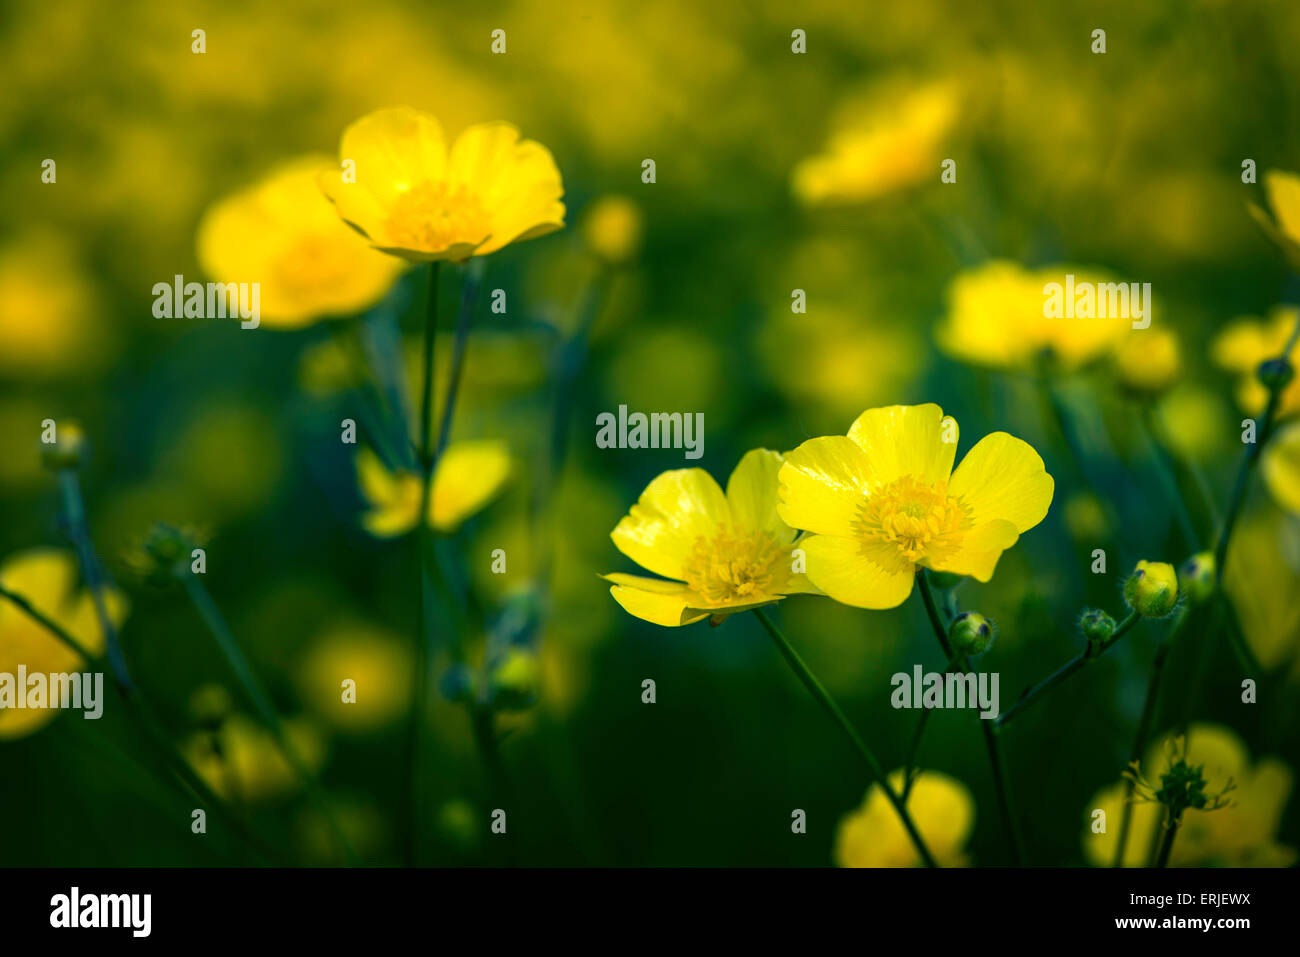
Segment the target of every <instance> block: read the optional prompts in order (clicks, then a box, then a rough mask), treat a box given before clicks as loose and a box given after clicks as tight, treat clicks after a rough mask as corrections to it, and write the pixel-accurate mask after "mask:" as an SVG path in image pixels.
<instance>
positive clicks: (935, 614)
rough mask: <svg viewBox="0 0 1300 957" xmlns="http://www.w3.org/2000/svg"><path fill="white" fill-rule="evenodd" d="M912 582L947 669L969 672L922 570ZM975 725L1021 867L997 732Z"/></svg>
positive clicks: (1021, 846)
mask: <svg viewBox="0 0 1300 957" xmlns="http://www.w3.org/2000/svg"><path fill="white" fill-rule="evenodd" d="M916 582H917V587H918V589H919V590H920V592H921V603H922V604H923V605H924V606H925V614H926V617H928V618H929V619H930V626H931V627H932V628H933V629H934V636H935V637H936V638H937V639H939V647H940V648H942V649H943V653H944V656H945V657H946V658H947V660H948V663H949V667H951V666H952V665H954V664H955V665H957V666H958V667H959V668H961V670H962V671H963V672H966V671H970V670H971V667H970V662H969V661H967V659H966V656H965V655H954V653H953V648H952V644H951V643H950V642H949V641H948V633H947V629H945V628H944V626H943V622H942V621H941V620H940V618H939V608H938V606H937V605H936V604H935V601H934V593H933V592H932V591H931V590H930V582H929V579H928V578H927V577H926V574H925V569H923V568H918V569H917V570H916ZM979 724H980V733H981V734H982V735H983V736H984V747H985V749H986V750H987V751H988V755H989V767H990V769H991V770H992V772H993V787H994V790H995V791H996V793H997V796H998V807H999V808H1000V809H1001V812H1002V823H1003V826H1004V827H1006V830H1007V834H1008V835H1009V836H1010V839H1011V854H1012V858H1013V859H1014V860H1015V862H1016V863H1017V864H1023V863H1024V862H1025V843H1024V838H1023V837H1021V834H1020V825H1019V822H1018V820H1017V818H1016V815H1015V811H1014V810H1013V809H1012V803H1011V787H1010V784H1009V782H1008V781H1007V772H1006V766H1005V764H1004V763H1003V759H1002V751H1001V748H1000V747H999V746H998V736H997V728H996V726H995V725H994V723H993V721H991V720H988V719H984V718H980V719H979Z"/></svg>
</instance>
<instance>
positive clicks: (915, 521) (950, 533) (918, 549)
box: [854, 475, 971, 572]
mask: <svg viewBox="0 0 1300 957" xmlns="http://www.w3.org/2000/svg"><path fill="white" fill-rule="evenodd" d="M970 527H971V519H970V511H969V509H967V508H966V506H965V505H963V504H962V502H961V500H960V499H957V498H954V497H952V496H951V495H949V494H948V483H947V482H946V481H944V482H938V483H936V484H934V485H931V484H929V483H928V482H923V481H921V480H920V479H918V478H916V477H915V476H912V475H904V476H903V477H902V478H899V479H895V480H894V481H892V482H890V483H888V484H886V485H882V486H880V487H879V488H877V489H875V490H874V491H872V492H871V493H870V494H869V495H868V496H867V498H866V500H865V501H863V503H862V504H861V505H859V506H858V514H857V518H856V519H855V521H854V529H855V530H856V531H857V533H858V535H859V536H860V538H861V541H862V548H863V552H864V554H866V555H867V556H868V557H870V558H871V559H872V560H874V561H875V562H876V563H877V564H878V565H881V566H882V567H884V568H886V569H887V570H889V571H895V572H896V571H899V570H901V569H902V568H903V567H904V566H905V565H914V564H916V563H917V562H919V561H921V559H923V558H924V559H927V560H929V561H931V562H932V561H934V560H936V559H939V558H942V557H944V556H947V555H950V554H952V553H953V552H955V551H956V550H957V549H959V548H960V547H961V540H962V534H963V533H964V532H965V531H966V529H968V528H970Z"/></svg>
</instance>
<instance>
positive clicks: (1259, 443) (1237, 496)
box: [1214, 390, 1281, 588]
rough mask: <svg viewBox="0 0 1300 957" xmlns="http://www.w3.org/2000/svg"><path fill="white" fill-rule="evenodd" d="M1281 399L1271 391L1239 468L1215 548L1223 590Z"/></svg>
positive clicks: (1215, 561) (1278, 394) (1219, 578)
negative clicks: (1243, 510) (1231, 544)
mask: <svg viewBox="0 0 1300 957" xmlns="http://www.w3.org/2000/svg"><path fill="white" fill-rule="evenodd" d="M1280 398H1281V392H1280V391H1278V390H1272V391H1270V392H1269V394H1268V405H1266V406H1265V407H1264V418H1263V421H1262V423H1261V425H1260V427H1259V434H1258V435H1256V436H1255V441H1254V442H1253V443H1251V445H1250V446H1249V447H1248V448H1247V449H1246V451H1245V453H1244V454H1243V456H1242V459H1241V465H1240V467H1239V468H1238V469H1237V477H1236V479H1235V481H1234V482H1233V483H1232V495H1231V497H1230V498H1229V499H1228V511H1227V512H1226V513H1225V514H1224V517H1223V529H1222V530H1221V531H1220V532H1219V537H1218V540H1217V542H1216V543H1215V546H1214V568H1215V574H1216V575H1217V576H1218V578H1217V580H1218V583H1219V587H1220V588H1222V587H1223V583H1224V581H1226V574H1227V570H1228V543H1229V542H1230V541H1231V540H1232V532H1233V529H1234V528H1236V526H1237V519H1238V517H1239V516H1240V515H1241V507H1242V505H1244V504H1245V502H1246V491H1247V489H1248V488H1249V487H1250V476H1251V473H1252V472H1253V471H1254V469H1255V463H1256V462H1257V461H1258V460H1259V455H1260V452H1261V451H1263V448H1264V443H1266V442H1267V441H1268V439H1269V436H1270V435H1271V434H1272V432H1273V419H1274V417H1275V416H1276V415H1277V407H1278V401H1279V400H1280Z"/></svg>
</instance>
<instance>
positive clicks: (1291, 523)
mask: <svg viewBox="0 0 1300 957" xmlns="http://www.w3.org/2000/svg"><path fill="white" fill-rule="evenodd" d="M1227 565H1228V570H1227V574H1226V576H1225V579H1224V589H1225V590H1226V591H1227V593H1228V597H1229V598H1230V599H1231V600H1232V606H1233V608H1234V609H1236V612H1237V618H1238V619H1239V620H1240V622H1241V630H1242V632H1243V633H1244V634H1245V636H1246V641H1247V643H1248V644H1249V645H1250V648H1251V651H1253V652H1254V653H1255V657H1256V658H1258V659H1259V663H1260V664H1261V665H1263V666H1264V668H1265V669H1267V670H1272V669H1275V668H1279V667H1286V666H1289V667H1290V669H1291V675H1292V676H1293V677H1300V601H1297V600H1296V596H1297V595H1300V523H1298V522H1296V521H1295V520H1293V519H1289V517H1288V516H1287V515H1286V513H1284V512H1282V511H1281V510H1280V509H1278V508H1277V507H1276V506H1274V505H1272V504H1271V503H1269V504H1268V505H1267V506H1266V507H1264V508H1261V509H1259V510H1256V511H1252V512H1248V513H1247V514H1246V515H1244V516H1243V517H1242V519H1241V521H1240V522H1239V523H1238V525H1237V530H1236V531H1235V532H1234V533H1233V536H1232V541H1231V543H1230V544H1229V546H1228V558H1227Z"/></svg>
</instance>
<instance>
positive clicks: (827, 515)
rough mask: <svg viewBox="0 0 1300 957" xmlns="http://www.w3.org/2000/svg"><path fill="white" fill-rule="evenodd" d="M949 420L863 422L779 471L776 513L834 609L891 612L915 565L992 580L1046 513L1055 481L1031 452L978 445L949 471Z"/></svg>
mask: <svg viewBox="0 0 1300 957" xmlns="http://www.w3.org/2000/svg"><path fill="white" fill-rule="evenodd" d="M956 451H957V422H956V420H955V419H953V418H952V417H951V416H948V417H945V416H944V414H943V411H942V410H941V409H940V408H939V407H938V406H937V405H934V404H928V405H911V406H904V405H893V406H888V407H886V408H880V409H868V410H867V411H865V412H863V413H862V414H861V415H860V416H858V419H857V421H856V422H854V423H853V426H852V427H851V428H850V429H849V433H848V435H847V436H840V435H834V436H822V437H820V438H815V439H809V440H808V441H807V442H804V443H803V444H802V445H800V446H799V447H798V448H797V449H795V450H794V451H793V452H791V453H790V454H789V455H787V456H786V459H785V464H784V465H783V466H782V467H781V473H780V482H781V503H780V504H779V505H778V506H777V511H778V512H779V513H780V515H781V517H782V518H783V519H785V521H786V522H788V523H789V524H790V525H791V526H793V527H794V528H801V529H804V530H805V531H809V532H812V533H813V535H812V536H811V537H807V538H804V539H803V540H802V541H801V542H800V548H802V549H803V550H804V552H805V554H806V555H807V558H808V578H809V579H810V580H811V581H812V582H813V584H815V585H816V586H817V587H818V588H820V589H821V590H822V591H824V592H825V593H826V594H827V595H830V597H832V598H834V599H835V600H836V601H839V602H843V603H844V604H846V605H856V606H858V607H860V608H893V607H895V606H896V605H900V604H902V603H903V601H904V600H906V598H907V596H908V595H910V594H911V592H912V581H913V578H914V576H915V574H916V569H917V567H918V566H920V567H924V568H929V569H931V570H933V571H937V572H952V573H954V574H957V575H970V576H972V577H973V578H976V579H978V580H980V581H988V580H989V579H990V578H992V577H993V569H994V567H995V566H996V565H997V562H998V559H999V558H1000V557H1001V555H1002V552H1003V551H1005V550H1006V549H1008V548H1010V547H1011V546H1012V545H1014V544H1015V543H1016V541H1017V540H1018V539H1019V538H1020V535H1021V533H1023V532H1027V531H1028V530H1029V529H1031V528H1033V527H1034V526H1035V525H1037V524H1038V523H1039V522H1041V521H1042V520H1043V518H1044V516H1046V515H1047V509H1048V506H1049V505H1051V502H1052V491H1053V488H1054V483H1053V481H1052V477H1051V476H1050V475H1048V474H1047V472H1046V471H1045V469H1044V467H1043V460H1042V458H1041V457H1039V455H1038V453H1037V452H1035V451H1034V450H1033V448H1032V447H1030V446H1029V444H1028V443H1026V442H1024V441H1022V440H1021V439H1017V438H1015V437H1013V436H1011V435H1008V434H1007V433H1005V432H994V433H991V434H990V435H986V436H985V437H984V438H982V439H981V440H980V441H979V442H977V443H976V444H975V447H974V448H972V449H971V450H970V452H969V453H967V455H966V457H965V458H964V459H963V460H962V462H961V464H960V465H959V466H957V469H956V471H953V467H952V464H953V459H954V458H955V456H956Z"/></svg>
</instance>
